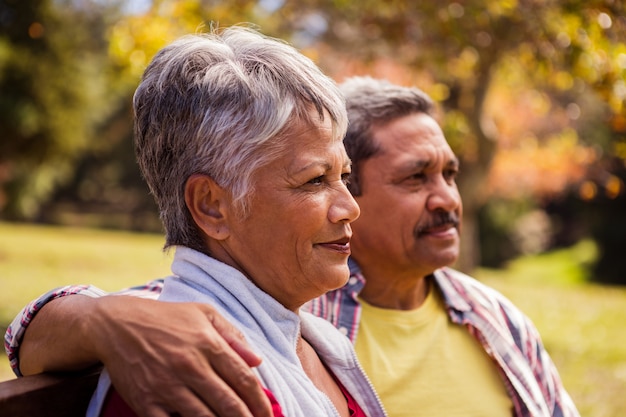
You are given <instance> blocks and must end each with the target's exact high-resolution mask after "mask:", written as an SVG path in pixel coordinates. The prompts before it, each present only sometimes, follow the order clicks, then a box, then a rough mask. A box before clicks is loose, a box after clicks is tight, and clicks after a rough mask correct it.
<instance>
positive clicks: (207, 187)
mask: <svg viewBox="0 0 626 417" xmlns="http://www.w3.org/2000/svg"><path fill="white" fill-rule="evenodd" d="M229 198H230V195H229V193H227V192H226V191H225V190H224V189H223V188H222V187H220V186H219V185H218V184H217V183H216V182H215V181H214V180H213V178H211V177H209V176H208V175H204V174H194V175H192V176H191V177H189V178H188V179H187V182H186V183H185V204H187V209H188V210H189V212H190V213H191V217H193V220H194V221H195V222H196V224H197V225H198V227H199V228H200V229H202V231H203V232H204V233H205V234H206V235H207V236H208V237H210V238H212V239H215V240H224V239H226V238H227V237H228V235H229V234H230V229H229V227H228V221H227V220H228V207H230V204H229V202H230V201H229ZM227 200H228V201H227Z"/></svg>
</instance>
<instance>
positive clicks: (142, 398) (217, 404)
mask: <svg viewBox="0 0 626 417" xmlns="http://www.w3.org/2000/svg"><path fill="white" fill-rule="evenodd" d="M70 303H72V305H70ZM62 304H64V305H62ZM70 317H71V319H70ZM38 320H40V322H39V323H38ZM59 320H60V321H59ZM46 323H47V324H48V325H50V324H54V325H53V329H55V328H57V326H61V325H62V326H63V327H65V329H67V330H65V331H61V332H60V333H58V332H57V333H56V336H55V337H54V339H55V340H51V338H49V337H48V338H47V341H46V342H45V343H44V342H40V343H37V342H36V341H35V340H36V338H38V336H37V335H36V333H37V331H38V330H37V329H36V328H35V326H34V325H38V326H40V327H41V326H46ZM33 330H35V332H33ZM47 331H48V334H50V331H51V329H50V328H48V329H47ZM46 343H47V344H48V345H49V344H52V347H53V349H52V350H51V353H50V354H48V352H50V351H49V350H48V348H50V346H46ZM35 344H38V346H39V349H35V350H39V352H38V353H37V354H32V353H30V352H32V349H31V348H32V347H33V345H35ZM29 349H30V352H29ZM41 349H44V350H43V351H42V350H41ZM55 351H56V352H58V353H57V355H56V356H55V354H54V352H55ZM29 355H30V356H29ZM67 355H70V356H71V357H72V356H73V358H71V359H68V356H67ZM20 356H21V364H22V372H25V373H26V372H28V373H33V371H35V372H41V371H48V370H69V369H72V368H73V369H76V368H78V367H84V366H86V365H90V364H92V363H93V362H95V361H96V360H99V361H101V362H102V363H103V364H104V366H105V367H106V368H107V370H108V372H109V374H110V377H111V381H112V383H113V385H114V386H115V388H116V389H117V391H118V392H119V394H120V395H121V396H122V397H123V398H124V400H126V402H127V403H128V405H129V406H130V407H131V408H133V410H135V412H136V413H137V414H138V415H139V416H141V417H166V416H169V415H170V414H171V413H178V414H180V415H181V416H182V417H197V416H203V417H204V416H207V417H209V416H220V417H230V416H233V417H244V416H245V417H250V416H255V417H270V416H272V411H271V406H270V403H269V400H268V398H267V396H266V395H265V393H264V392H263V390H262V388H261V385H260V384H259V382H258V380H257V378H256V376H255V375H254V373H253V372H252V370H251V369H250V367H254V366H257V365H259V364H260V362H261V359H260V358H259V357H258V356H257V355H256V354H255V353H254V352H253V351H252V350H251V349H250V347H249V346H248V345H247V344H246V342H245V340H244V337H243V335H242V334H241V333H240V332H239V331H238V330H237V329H235V328H234V327H233V326H232V325H231V324H230V323H228V322H227V321H226V320H225V319H224V318H223V317H221V316H220V315H219V314H218V313H217V312H216V311H215V310H214V309H213V308H212V307H211V306H208V305H205V304H198V303H166V302H161V301H153V300H146V299H140V298H136V297H128V296H118V295H111V296H105V297H101V298H97V299H94V298H88V297H75V296H70V297H63V298H62V299H58V300H54V301H52V302H51V303H49V304H48V305H46V306H45V307H44V308H43V309H42V310H41V311H40V312H39V313H38V315H37V316H35V319H34V320H33V322H32V323H31V325H30V327H29V328H28V331H27V332H26V335H25V337H24V341H23V343H22V347H21V348H20ZM46 356H49V357H46ZM59 356H64V359H63V360H60V359H59ZM33 357H34V359H33ZM55 357H56V358H57V359H59V360H54V359H55ZM29 358H31V359H32V361H31V362H34V363H35V364H37V365H38V366H39V367H40V369H37V367H36V366H35V367H30V368H29V367H28V365H27V364H28V362H29ZM25 368H29V369H25Z"/></svg>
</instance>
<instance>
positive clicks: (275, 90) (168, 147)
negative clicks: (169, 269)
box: [133, 26, 347, 251]
mask: <svg viewBox="0 0 626 417" xmlns="http://www.w3.org/2000/svg"><path fill="white" fill-rule="evenodd" d="M133 105H134V111H135V152H136V155H137V160H138V162H139V166H140V169H141V172H142V174H143V176H144V178H145V180H146V182H147V183H148V186H149V187H150V191H151V192H152V194H153V195H154V198H155V200H156V202H157V204H158V207H159V211H160V216H161V220H162V222H163V226H164V228H165V233H166V242H165V247H166V248H167V247H169V246H174V245H184V246H188V247H191V248H193V249H196V250H201V251H206V247H205V246H206V245H205V244H204V240H203V239H202V237H201V234H200V231H199V229H198V228H197V226H196V225H195V223H194V221H193V219H192V217H191V214H190V213H189V210H188V209H187V207H186V205H185V198H184V189H185V183H186V181H187V179H188V178H189V177H190V176H191V175H193V174H196V173H202V174H206V175H208V176H210V177H211V178H213V179H214V180H215V181H216V182H217V183H218V184H219V185H220V186H222V187H224V188H225V189H228V190H229V191H230V192H231V193H232V196H233V201H234V202H235V205H236V209H237V210H239V213H240V214H241V215H242V216H245V215H247V213H248V208H247V203H248V198H249V196H250V195H251V193H252V192H253V191H254V189H253V188H254V182H253V180H252V179H253V177H254V173H255V172H256V170H257V169H259V168H260V167H262V166H264V165H266V164H267V163H269V162H271V161H272V160H274V159H275V158H276V157H278V156H279V155H281V154H282V153H283V152H286V151H287V150H288V146H289V140H288V139H289V129H290V127H292V126H293V125H294V123H296V122H298V121H305V122H309V123H310V122H312V119H311V118H312V117H314V116H311V113H312V112H311V110H312V109H315V110H316V112H317V115H318V116H319V118H320V119H323V118H324V112H325V111H326V112H328V114H329V116H330V118H331V120H332V126H333V132H334V135H335V137H336V138H338V139H339V140H340V139H341V138H343V135H344V134H345V130H346V125H347V116H346V110H345V102H344V100H343V96H342V95H341V93H340V92H339V90H338V88H337V86H336V84H335V83H334V81H332V80H331V79H330V78H328V77H326V76H325V75H324V74H323V73H322V72H321V71H320V70H319V68H318V67H317V66H316V65H315V64H314V63H313V62H312V61H311V60H310V59H308V58H306V57H305V56H304V55H302V54H300V53H299V52H298V51H297V50H296V49H294V48H293V47H291V46H289V45H288V44H286V43H285V42H283V41H280V40H278V39H273V38H269V37H266V36H263V35H261V34H259V33H258V32H256V31H254V30H252V29H250V28H248V27H243V26H234V27H231V28H226V29H223V30H213V31H212V32H211V33H206V34H196V35H188V36H185V37H183V38H181V39H179V40H177V41H175V42H173V43H172V44H170V45H168V46H166V47H164V48H163V49H161V50H160V51H159V52H158V53H157V54H156V56H155V57H154V58H153V60H152V62H151V63H150V64H149V65H148V67H147V69H146V71H145V72H144V75H143V78H142V81H141V83H140V84H139V87H138V88H137V91H136V92H135V96H134V103H133Z"/></svg>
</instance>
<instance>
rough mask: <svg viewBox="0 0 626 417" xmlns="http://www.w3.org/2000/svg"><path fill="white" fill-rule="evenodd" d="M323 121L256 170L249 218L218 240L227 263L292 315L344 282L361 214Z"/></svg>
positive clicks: (301, 129)
mask: <svg viewBox="0 0 626 417" xmlns="http://www.w3.org/2000/svg"><path fill="white" fill-rule="evenodd" d="M324 119H325V120H324V121H317V120H318V118H315V120H316V125H315V126H310V125H308V124H306V123H303V122H302V123H298V124H296V126H295V128H294V129H292V131H291V134H290V135H289V137H288V138H287V139H286V140H287V141H288V146H287V149H288V151H287V152H285V155H283V156H281V157H279V158H278V159H276V160H275V161H273V162H272V163H270V164H269V165H267V166H265V167H263V168H261V169H260V170H259V171H257V172H256V174H255V178H254V179H253V185H254V194H253V195H252V198H251V199H250V206H249V207H250V215H249V216H248V217H246V218H245V219H243V220H241V219H240V220H239V221H232V222H230V224H229V228H230V232H231V233H230V234H229V236H228V238H227V239H225V240H223V241H220V246H221V249H223V251H222V250H220V251H219V252H221V253H222V254H223V255H225V256H226V258H227V259H226V260H225V259H221V260H222V261H224V262H226V263H228V264H230V265H231V266H234V267H235V268H237V269H239V270H240V271H242V272H243V273H244V274H246V275H247V276H248V277H249V278H250V279H252V281H254V282H255V283H256V285H257V286H259V287H260V288H261V289H263V290H264V291H265V292H267V293H269V294H270V295H272V296H273V297H274V298H276V299H277V300H278V301H279V302H281V303H282V304H283V305H284V306H285V307H287V308H289V309H290V310H294V311H295V310H297V309H298V308H299V307H300V306H301V305H302V304H304V303H305V302H307V301H309V300H311V299H313V298H315V297H318V296H319V295H321V294H323V293H325V292H327V291H329V290H333V289H335V288H339V287H341V286H342V285H344V284H345V283H346V281H347V279H348V277H349V269H348V266H347V260H348V256H349V255H350V237H351V235H352V230H351V227H350V222H352V221H354V220H355V219H356V218H357V217H358V216H359V207H358V206H357V204H356V202H355V201H354V199H353V198H352V196H351V194H350V192H349V191H348V189H347V188H346V181H347V178H348V176H349V173H350V161H349V159H348V157H347V155H346V151H345V149H344V147H343V142H342V141H341V140H338V139H335V138H333V134H332V127H331V123H330V120H329V119H330V118H329V117H328V115H326V117H325V118H324Z"/></svg>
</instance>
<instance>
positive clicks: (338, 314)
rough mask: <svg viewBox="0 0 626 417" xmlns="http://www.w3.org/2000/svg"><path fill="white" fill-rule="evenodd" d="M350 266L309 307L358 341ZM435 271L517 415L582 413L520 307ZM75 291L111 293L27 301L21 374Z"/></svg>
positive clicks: (17, 325) (14, 335)
mask: <svg viewBox="0 0 626 417" xmlns="http://www.w3.org/2000/svg"><path fill="white" fill-rule="evenodd" d="M350 270H351V276H350V279H349V281H348V284H346V285H345V286H344V287H343V288H340V289H338V290H335V291H331V292H329V293H327V294H325V295H323V296H322V297H319V298H317V299H315V300H313V301H311V302H309V303H308V304H307V305H306V306H304V309H305V310H308V311H310V312H311V313H313V314H315V315H317V316H320V317H322V318H324V319H326V320H328V321H330V322H331V323H332V324H333V325H335V327H337V328H338V329H339V331H341V332H342V333H344V334H345V335H346V336H348V337H349V338H350V340H352V341H353V342H354V340H355V339H356V336H357V331H358V328H359V320H360V315H361V307H360V305H359V302H358V299H357V297H358V294H359V293H360V292H361V290H362V289H363V286H364V285H365V278H364V277H363V275H362V274H361V272H360V270H359V269H358V266H357V265H356V264H355V263H354V262H350ZM433 275H434V282H435V283H436V285H437V287H438V288H439V290H440V291H441V293H442V294H443V297H444V300H445V304H446V309H447V311H448V316H449V318H450V320H451V321H452V322H454V323H456V324H458V325H461V326H464V327H465V328H467V330H468V331H469V332H470V334H471V335H472V336H473V337H475V338H476V339H477V340H478V341H479V342H480V344H481V345H482V346H483V347H484V349H485V351H486V352H487V354H489V355H490V356H491V357H492V358H493V359H494V360H495V362H496V364H497V365H498V367H499V371H500V373H501V375H502V377H503V380H504V381H505V385H506V389H507V392H508V393H509V397H510V398H511V400H512V403H513V406H514V409H515V416H519V417H547V416H554V417H576V416H580V415H579V413H578V411H577V410H576V407H575V406H574V403H573V402H572V400H571V398H570V397H569V395H568V394H567V392H566V391H565V389H564V388H563V385H562V384H561V381H560V377H559V374H558V372H557V370H556V367H555V366H554V363H553V362H552V360H551V359H550V357H549V355H548V353H547V352H546V350H545V349H544V347H543V344H542V343H541V339H540V337H539V333H538V332H537V330H536V329H535V327H534V325H533V324H532V323H531V322H530V320H529V319H528V318H527V317H526V316H525V315H524V314H523V313H522V312H521V311H519V309H517V308H516V307H515V306H514V305H513V304H512V303H511V302H510V301H508V300H507V299H506V298H505V297H503V296H502V295H501V294H500V293H498V292H497V291H495V290H493V289H491V288H489V287H487V286H485V285H483V284H481V283H479V282H478V281H476V280H475V279H473V278H471V277H468V276H467V275H464V274H462V273H460V272H458V271H455V270H453V269H450V268H443V269H439V270H437V271H435V273H434V274H433ZM162 286H163V280H154V281H151V282H149V283H148V284H147V285H144V286H139V287H132V288H129V289H127V290H124V291H121V292H119V293H116V294H124V295H133V296H140V297H144V298H153V299H156V298H157V297H158V295H159V293H160V292H161V289H162ZM70 294H82V295H87V296H91V297H99V296H102V295H104V294H105V293H104V292H103V291H102V290H100V289H98V288H96V287H93V286H68V287H62V288H58V289H56V290H53V291H50V292H49V293H47V294H44V295H43V296H42V297H40V298H38V299H37V300H35V301H33V302H31V303H30V304H29V305H27V306H26V307H25V308H24V310H23V311H22V313H21V314H20V315H18V316H17V317H16V318H15V319H14V320H13V323H11V325H10V326H9V328H8V329H7V332H6V334H5V340H4V343H5V349H6V351H7V354H8V356H9V360H10V362H11V367H12V368H13V370H14V372H15V373H16V374H17V375H19V374H20V373H19V368H18V365H19V358H18V349H19V343H20V341H21V339H22V337H23V335H24V332H25V330H26V328H27V327H28V324H29V323H30V321H31V320H32V318H33V317H34V316H35V314H37V312H38V311H39V310H40V309H41V308H42V307H43V306H44V305H45V304H46V303H47V302H49V301H51V300H53V299H55V298H59V297H63V296H66V295H70Z"/></svg>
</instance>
